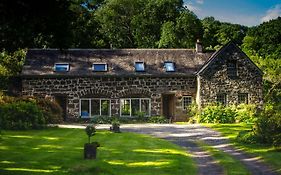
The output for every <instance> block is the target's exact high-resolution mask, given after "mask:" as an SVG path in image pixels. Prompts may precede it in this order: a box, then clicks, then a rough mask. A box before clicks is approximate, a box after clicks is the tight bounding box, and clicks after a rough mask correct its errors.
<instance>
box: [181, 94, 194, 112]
mask: <svg viewBox="0 0 281 175" xmlns="http://www.w3.org/2000/svg"><path fill="white" fill-rule="evenodd" d="M191 104H192V96H190V95H189V96H183V97H182V107H183V109H187V107H188V106H190V105H191Z"/></svg>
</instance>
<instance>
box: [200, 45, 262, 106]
mask: <svg viewBox="0 0 281 175" xmlns="http://www.w3.org/2000/svg"><path fill="white" fill-rule="evenodd" d="M233 60H235V61H236V62H237V77H232V78H231V77H229V76H228V74H227V62H228V61H233ZM197 83H198V92H197V103H198V104H199V105H200V106H204V105H206V104H208V103H212V102H216V98H217V95H218V94H222V93H223V94H226V96H227V103H228V104H238V93H247V94H248V102H249V103H251V104H257V105H262V103H263V85H262V74H261V72H260V71H259V69H258V68H257V67H256V66H255V65H254V64H253V63H252V62H251V60H250V59H249V58H248V57H247V56H246V55H245V54H244V53H243V52H242V51H241V50H240V49H238V48H236V47H235V46H229V47H227V48H226V49H225V50H223V51H222V52H221V53H220V54H218V55H217V56H216V58H215V59H213V61H212V63H210V64H209V65H208V67H207V68H206V70H205V71H204V72H203V73H202V74H200V76H198V77H197Z"/></svg>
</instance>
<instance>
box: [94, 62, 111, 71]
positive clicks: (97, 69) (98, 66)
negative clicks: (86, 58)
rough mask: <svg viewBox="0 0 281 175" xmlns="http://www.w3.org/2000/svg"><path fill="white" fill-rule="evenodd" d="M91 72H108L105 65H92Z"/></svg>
mask: <svg viewBox="0 0 281 175" xmlns="http://www.w3.org/2000/svg"><path fill="white" fill-rule="evenodd" d="M92 71H93V72H106V71H108V66H107V64H106V63H94V64H93V65H92Z"/></svg>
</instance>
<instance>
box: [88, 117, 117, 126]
mask: <svg viewBox="0 0 281 175" xmlns="http://www.w3.org/2000/svg"><path fill="white" fill-rule="evenodd" d="M112 119H113V117H109V116H98V117H94V118H92V119H91V123H94V124H111V122H112Z"/></svg>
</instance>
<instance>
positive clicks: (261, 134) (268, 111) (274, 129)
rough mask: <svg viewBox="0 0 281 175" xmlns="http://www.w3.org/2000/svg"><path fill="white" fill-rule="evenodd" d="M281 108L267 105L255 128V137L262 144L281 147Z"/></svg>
mask: <svg viewBox="0 0 281 175" xmlns="http://www.w3.org/2000/svg"><path fill="white" fill-rule="evenodd" d="M280 111H281V106H274V105H272V104H267V105H266V107H265V109H264V111H262V112H261V113H260V115H259V118H258V121H257V122H256V123H255V126H254V130H253V132H254V135H256V137H257V138H258V141H259V142H261V143H267V144H272V145H274V146H281V134H280V133H281V112H280Z"/></svg>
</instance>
